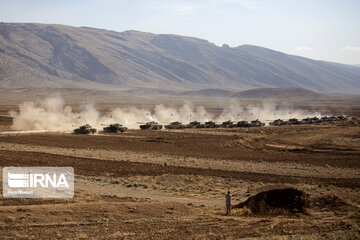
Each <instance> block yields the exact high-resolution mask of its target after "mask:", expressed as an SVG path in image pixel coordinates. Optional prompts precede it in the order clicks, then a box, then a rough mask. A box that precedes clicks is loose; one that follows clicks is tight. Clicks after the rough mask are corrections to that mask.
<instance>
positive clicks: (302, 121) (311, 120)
mask: <svg viewBox="0 0 360 240" xmlns="http://www.w3.org/2000/svg"><path fill="white" fill-rule="evenodd" d="M312 123H314V121H313V119H312V118H310V117H307V118H304V119H303V120H301V124H312Z"/></svg>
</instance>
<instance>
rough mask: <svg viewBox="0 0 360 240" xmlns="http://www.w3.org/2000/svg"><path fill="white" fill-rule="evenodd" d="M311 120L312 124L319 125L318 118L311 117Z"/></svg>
mask: <svg viewBox="0 0 360 240" xmlns="http://www.w3.org/2000/svg"><path fill="white" fill-rule="evenodd" d="M311 120H312V123H319V122H321V121H320V119H319V118H318V117H313V118H311Z"/></svg>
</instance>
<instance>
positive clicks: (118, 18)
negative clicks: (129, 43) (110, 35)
mask: <svg viewBox="0 0 360 240" xmlns="http://www.w3.org/2000/svg"><path fill="white" fill-rule="evenodd" d="M0 21H3V22H37V23H58V24H66V25H72V26H88V27H96V28H105V29H110V30H115V31H124V30H129V29H133V30H139V31H146V32H152V33H173V34H179V35H187V36H195V37H199V38H203V39H207V40H209V41H210V42H213V43H215V44H217V45H219V46H221V45H222V44H224V43H226V44H229V45H230V46H232V47H235V46H238V45H242V44H252V45H258V46H263V47H267V48H271V49H275V50H279V51H282V52H285V53H289V54H295V55H300V56H304V57H309V58H313V59H320V60H327V61H333V62H340V63H347V64H360V0H192V1H191V0H0Z"/></svg>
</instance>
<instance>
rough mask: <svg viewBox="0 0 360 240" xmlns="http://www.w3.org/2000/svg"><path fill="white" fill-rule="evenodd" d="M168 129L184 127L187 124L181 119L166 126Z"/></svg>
mask: <svg viewBox="0 0 360 240" xmlns="http://www.w3.org/2000/svg"><path fill="white" fill-rule="evenodd" d="M164 127H165V128H166V129H184V128H185V127H186V126H185V125H184V124H182V123H181V122H179V121H176V122H171V123H170V124H168V125H165V126H164Z"/></svg>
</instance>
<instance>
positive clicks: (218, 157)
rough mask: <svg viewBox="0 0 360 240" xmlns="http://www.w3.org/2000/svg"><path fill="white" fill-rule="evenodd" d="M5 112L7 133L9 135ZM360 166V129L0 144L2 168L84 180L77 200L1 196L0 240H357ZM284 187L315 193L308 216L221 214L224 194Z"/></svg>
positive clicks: (22, 137)
mask: <svg viewBox="0 0 360 240" xmlns="http://www.w3.org/2000/svg"><path fill="white" fill-rule="evenodd" d="M3 110H4V111H3V112H4V115H3V116H2V117H0V125H1V126H0V130H1V131H5V130H8V129H9V128H10V125H11V118H9V117H7V116H6V111H7V110H8V108H7V107H3ZM359 161H360V125H359V122H358V121H349V122H345V123H328V124H318V125H306V126H305V125H299V126H281V127H262V128H239V129H198V130H197V129H185V130H172V131H170V130H162V131H141V130H129V131H127V132H125V133H119V134H101V133H100V134H95V135H74V134H70V133H32V134H0V166H1V167H6V166H72V167H73V168H74V170H75V196H74V198H72V199H59V200H55V199H4V198H1V199H0V229H1V238H2V239H14V238H18V239H25V238H26V239H239V238H247V239H359V238H360V193H359V190H360V164H359ZM1 174H2V173H1ZM0 179H2V176H1V178H0ZM1 187H2V183H1ZM284 187H293V188H296V189H299V190H301V191H304V192H305V193H306V194H308V195H309V199H310V204H309V206H308V208H307V209H306V212H305V213H291V214H283V215H276V214H269V213H258V214H254V213H251V212H249V211H245V210H243V209H234V210H233V211H232V213H231V214H230V215H229V216H225V214H224V213H225V193H226V192H227V190H230V191H231V193H232V194H233V204H237V203H240V202H242V201H245V200H246V199H247V198H248V197H250V196H253V195H255V194H257V193H258V192H261V191H264V190H268V189H272V188H284Z"/></svg>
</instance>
